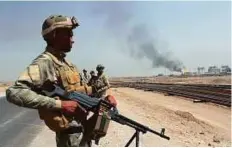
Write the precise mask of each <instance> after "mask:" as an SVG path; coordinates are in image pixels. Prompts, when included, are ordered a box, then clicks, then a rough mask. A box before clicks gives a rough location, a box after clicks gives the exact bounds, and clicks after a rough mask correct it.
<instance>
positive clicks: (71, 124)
mask: <svg viewBox="0 0 232 148" xmlns="http://www.w3.org/2000/svg"><path fill="white" fill-rule="evenodd" d="M78 26H79V24H78V22H77V20H76V19H75V17H67V16H63V15H52V16H50V17H48V18H47V19H46V20H45V21H44V23H43V25H42V36H43V38H44V40H45V41H46V43H47V47H46V49H45V51H44V52H43V53H41V54H40V55H39V56H38V57H37V58H35V59H34V60H33V62H32V63H31V64H30V65H29V66H28V67H27V68H26V69H25V71H24V72H23V73H22V74H21V75H20V76H19V78H18V80H17V81H16V82H15V84H14V85H13V86H11V87H9V88H8V89H7V90H6V98H7V100H8V101H9V102H11V103H13V104H16V105H18V106H22V107H26V108H31V109H38V112H39V115H40V118H41V119H42V120H44V122H45V124H46V125H47V126H48V127H49V128H50V129H51V130H53V131H54V132H56V144H57V146H59V147H60V146H61V147H72V146H91V141H90V140H89V138H88V137H85V136H84V134H83V130H84V129H83V126H82V121H85V120H86V116H87V113H86V110H84V109H82V107H80V105H79V104H78V103H77V102H75V101H64V100H63V99H62V98H58V97H56V98H51V97H48V96H45V94H43V93H41V91H40V90H41V89H43V84H44V83H45V82H46V81H47V80H49V81H51V82H53V83H55V84H56V85H58V86H60V87H61V88H63V89H65V90H66V91H72V90H75V91H78V92H82V93H85V94H91V91H92V89H91V87H88V86H86V85H80V84H81V82H80V76H79V71H78V69H77V67H76V66H75V65H74V64H72V63H70V62H69V61H67V59H66V58H65V56H66V53H68V52H70V51H71V48H72V44H73V43H74V41H73V29H75V28H76V27H78Z"/></svg>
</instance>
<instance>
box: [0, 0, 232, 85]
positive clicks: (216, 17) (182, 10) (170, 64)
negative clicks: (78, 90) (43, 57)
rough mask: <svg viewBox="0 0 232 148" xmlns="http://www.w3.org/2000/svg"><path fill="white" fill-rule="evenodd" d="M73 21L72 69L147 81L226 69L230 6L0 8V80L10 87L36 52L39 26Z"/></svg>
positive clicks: (49, 5)
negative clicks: (55, 19)
mask: <svg viewBox="0 0 232 148" xmlns="http://www.w3.org/2000/svg"><path fill="white" fill-rule="evenodd" d="M52 14H62V15H66V16H75V17H76V18H77V19H78V21H79V23H80V26H79V27H78V28H76V29H75V30H74V41H75V43H74V45H73V48H72V51H71V52H70V53H68V54H67V58H68V59H69V61H72V62H73V63H74V64H76V65H77V67H78V68H79V69H80V70H82V69H83V68H85V69H87V70H88V71H90V70H95V67H96V65H97V64H103V65H104V66H105V67H106V74H107V75H108V76H110V77H111V76H150V75H156V74H159V73H169V74H170V73H176V72H177V73H178V69H182V68H186V69H187V70H189V71H196V70H197V67H199V66H201V67H202V66H203V67H205V68H206V69H207V68H208V67H209V66H211V65H216V66H218V67H220V66H222V65H229V66H231V50H230V48H231V28H230V26H231V3H230V2H229V1H227V2H221V1H218V2H216V1H213V2H209V1H208V2H207V1H206V2H200V1H196V2H190V1H164V2H160V1H148V2H139V1H135V2H133V1H127V2H126V1H125V2H124V1H120V2H110V1H109V2H96V1H95V2H93V1H92V2H91V1H89V2H87V1H86V2H80V1H70V2H46V1H41V2H29V1H28V2H26V1H25V2H13V1H12V2H10V1H9V2H0V18H1V21H0V26H1V33H0V45H1V47H0V51H1V54H0V68H1V72H0V81H12V80H16V79H17V78H18V76H19V75H20V73H22V72H23V71H24V70H25V68H26V67H27V66H28V65H29V64H30V63H31V62H32V60H33V59H34V58H36V57H37V56H38V55H39V54H40V53H42V52H43V51H44V49H45V47H46V44H45V42H44V40H43V38H42V36H41V28H42V23H43V21H44V20H45V19H46V18H47V17H48V16H50V15H52Z"/></svg>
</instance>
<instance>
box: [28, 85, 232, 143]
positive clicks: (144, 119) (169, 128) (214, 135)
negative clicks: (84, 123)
mask: <svg viewBox="0 0 232 148" xmlns="http://www.w3.org/2000/svg"><path fill="white" fill-rule="evenodd" d="M109 93H111V94H113V95H114V96H115V97H116V98H117V100H118V108H119V110H120V113H121V114H123V115H125V116H127V117H129V118H131V119H133V120H136V121H138V122H140V123H143V124H146V125H147V126H149V127H150V128H152V129H155V130H157V131H159V130H160V129H161V128H163V127H164V128H166V135H168V136H170V137H171V139H170V140H169V141H167V140H165V139H162V138H160V137H158V136H156V135H153V134H151V133H147V134H144V135H142V136H141V146H194V147H196V146H231V137H230V133H231V123H230V120H231V110H230V108H226V107H221V106H217V105H213V104H194V103H192V102H191V101H189V100H185V99H181V98H178V97H174V96H164V95H163V94H158V93H152V92H144V91H142V90H135V89H132V88H115V89H112V90H111V91H110V92H109ZM133 133H134V130H133V129H131V128H130V127H127V126H124V125H120V124H118V123H115V122H111V124H110V127H109V131H108V135H107V136H106V137H104V138H103V139H101V141H100V146H110V147H114V146H124V145H125V144H126V142H127V141H128V140H129V139H130V137H131V136H132V134H133ZM47 137H50V138H47ZM54 138H55V137H54V133H52V132H50V131H49V130H48V129H47V128H46V127H45V128H44V130H43V131H41V134H39V135H38V136H37V137H36V138H35V139H34V141H33V142H32V143H31V145H30V146H55V139H54ZM132 146H134V143H132Z"/></svg>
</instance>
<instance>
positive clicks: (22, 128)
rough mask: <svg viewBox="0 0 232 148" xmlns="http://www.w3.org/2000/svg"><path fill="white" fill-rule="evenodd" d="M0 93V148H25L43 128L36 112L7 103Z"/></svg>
mask: <svg viewBox="0 0 232 148" xmlns="http://www.w3.org/2000/svg"><path fill="white" fill-rule="evenodd" d="M4 95H5V94H3V93H0V147H14V146H18V147H25V146H28V145H29V144H30V142H31V141H32V140H33V139H34V138H35V137H36V135H37V134H38V133H39V131H40V130H41V129H42V128H43V124H42V122H41V120H40V119H39V118H38V113H37V111H36V110H32V109H25V108H22V107H18V106H16V105H13V104H11V103H9V102H7V100H6V97H5V96H4Z"/></svg>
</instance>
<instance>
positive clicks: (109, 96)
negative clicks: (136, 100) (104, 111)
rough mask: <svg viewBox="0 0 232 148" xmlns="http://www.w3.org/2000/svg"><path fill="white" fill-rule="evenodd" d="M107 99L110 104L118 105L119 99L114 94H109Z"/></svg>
mask: <svg viewBox="0 0 232 148" xmlns="http://www.w3.org/2000/svg"><path fill="white" fill-rule="evenodd" d="M105 100H106V101H108V102H109V103H110V104H112V105H113V106H114V107H116V106H117V101H116V99H115V97H114V96H112V95H108V96H106V97H105Z"/></svg>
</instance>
